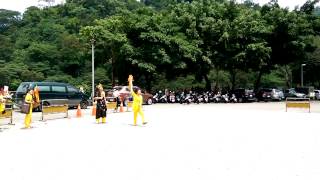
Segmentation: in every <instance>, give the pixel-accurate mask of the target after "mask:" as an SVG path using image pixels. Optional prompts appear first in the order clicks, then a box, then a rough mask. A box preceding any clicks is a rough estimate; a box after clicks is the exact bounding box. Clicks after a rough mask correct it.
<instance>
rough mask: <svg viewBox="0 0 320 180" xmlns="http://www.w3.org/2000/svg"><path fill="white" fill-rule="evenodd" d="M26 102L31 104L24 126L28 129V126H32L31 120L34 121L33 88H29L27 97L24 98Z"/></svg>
mask: <svg viewBox="0 0 320 180" xmlns="http://www.w3.org/2000/svg"><path fill="white" fill-rule="evenodd" d="M24 102H25V103H26V104H28V105H29V111H28V113H26V116H25V118H24V125H25V126H24V128H25V129H28V128H31V126H30V125H31V122H32V110H33V103H34V101H33V89H31V88H30V89H28V91H27V94H26V97H25V99H24Z"/></svg>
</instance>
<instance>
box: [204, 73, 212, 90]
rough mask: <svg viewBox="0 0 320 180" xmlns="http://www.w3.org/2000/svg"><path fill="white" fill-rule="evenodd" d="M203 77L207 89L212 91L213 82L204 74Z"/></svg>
mask: <svg viewBox="0 0 320 180" xmlns="http://www.w3.org/2000/svg"><path fill="white" fill-rule="evenodd" d="M203 77H204V80H205V81H206V89H207V90H211V81H210V79H209V78H208V75H206V74H204V75H203Z"/></svg>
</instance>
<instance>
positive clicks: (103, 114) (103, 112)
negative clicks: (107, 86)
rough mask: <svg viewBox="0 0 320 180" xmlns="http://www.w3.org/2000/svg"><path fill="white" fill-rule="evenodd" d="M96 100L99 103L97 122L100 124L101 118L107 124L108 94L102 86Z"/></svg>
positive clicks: (98, 87) (98, 88) (99, 87)
mask: <svg viewBox="0 0 320 180" xmlns="http://www.w3.org/2000/svg"><path fill="white" fill-rule="evenodd" d="M94 99H95V100H96V101H97V111H96V122H97V123H98V124H99V123H100V118H102V123H106V119H107V105H106V104H107V102H106V93H105V92H104V90H103V87H102V85H101V84H99V85H98V86H97V91H96V97H95V98H94Z"/></svg>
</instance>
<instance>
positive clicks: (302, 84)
mask: <svg viewBox="0 0 320 180" xmlns="http://www.w3.org/2000/svg"><path fill="white" fill-rule="evenodd" d="M303 66H306V64H301V87H303Z"/></svg>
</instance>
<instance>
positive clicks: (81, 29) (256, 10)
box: [0, 0, 320, 91]
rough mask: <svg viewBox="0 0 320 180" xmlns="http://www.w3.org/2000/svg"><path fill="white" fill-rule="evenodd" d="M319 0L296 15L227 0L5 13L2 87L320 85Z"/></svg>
mask: <svg viewBox="0 0 320 180" xmlns="http://www.w3.org/2000/svg"><path fill="white" fill-rule="evenodd" d="M316 2H318V0H314V1H307V2H306V3H305V5H303V6H302V7H301V8H297V9H295V10H293V11H289V10H288V9H284V8H281V7H279V5H278V3H277V1H276V0H272V1H271V2H270V3H268V4H266V5H264V6H262V7H261V6H259V5H257V4H254V3H252V2H251V1H245V2H244V3H243V4H238V3H236V2H235V1H227V0H193V1H191V0H189V1H183V0H176V1H174V0H144V1H142V2H137V1H136V0H67V2H66V3H65V4H63V5H58V6H53V7H46V8H42V9H40V8H38V7H30V8H28V9H27V11H25V12H24V14H20V13H19V12H14V11H9V10H5V9H1V10H0V63H1V66H0V77H1V78H0V79H1V80H0V84H2V85H9V86H10V88H11V89H15V88H17V86H18V85H19V84H20V82H22V81H59V82H68V83H71V84H73V85H75V86H84V87H85V89H86V90H87V91H89V90H90V86H91V43H92V42H93V41H94V43H95V65H96V66H95V69H96V73H95V76H96V82H97V83H99V82H100V83H102V84H104V85H105V86H107V87H111V86H112V85H114V84H120V85H121V84H127V77H128V74H130V73H131V74H133V75H134V76H135V83H136V84H138V85H140V86H142V87H144V88H147V89H149V90H151V89H156V88H158V89H159V88H166V87H169V88H185V87H188V88H189V87H191V86H200V87H206V88H235V87H250V88H255V89H257V88H259V87H263V86H268V87H284V88H286V87H294V86H299V84H300V68H301V64H306V66H305V67H304V73H305V84H307V85H311V86H315V87H319V86H320V36H319V35H320V17H319V8H316V7H314V5H315V3H316Z"/></svg>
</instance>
